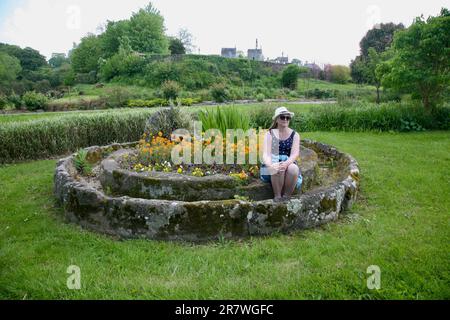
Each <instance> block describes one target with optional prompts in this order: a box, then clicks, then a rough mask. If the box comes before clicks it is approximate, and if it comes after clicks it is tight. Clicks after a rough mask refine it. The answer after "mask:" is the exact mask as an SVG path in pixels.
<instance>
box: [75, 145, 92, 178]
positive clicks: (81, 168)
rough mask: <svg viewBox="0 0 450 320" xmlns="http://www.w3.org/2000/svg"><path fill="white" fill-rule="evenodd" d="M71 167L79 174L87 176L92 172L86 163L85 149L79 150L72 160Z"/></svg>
mask: <svg viewBox="0 0 450 320" xmlns="http://www.w3.org/2000/svg"><path fill="white" fill-rule="evenodd" d="M73 165H74V167H75V169H77V171H78V172H79V173H80V174H83V175H89V174H90V173H91V172H92V167H91V165H90V163H89V162H88V161H87V151H86V149H79V150H78V151H77V153H76V155H75V157H74V158H73Z"/></svg>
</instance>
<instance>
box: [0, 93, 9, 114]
mask: <svg viewBox="0 0 450 320" xmlns="http://www.w3.org/2000/svg"><path fill="white" fill-rule="evenodd" d="M7 105H8V99H6V97H5V96H4V95H2V94H0V110H3V109H5V108H6V106H7Z"/></svg>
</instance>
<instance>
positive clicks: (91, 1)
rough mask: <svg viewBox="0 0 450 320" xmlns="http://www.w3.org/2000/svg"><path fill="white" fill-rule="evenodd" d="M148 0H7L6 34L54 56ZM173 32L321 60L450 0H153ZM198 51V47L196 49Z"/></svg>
mask: <svg viewBox="0 0 450 320" xmlns="http://www.w3.org/2000/svg"><path fill="white" fill-rule="evenodd" d="M148 2H149V1H148V0H126V1H114V2H113V1H111V0H0V42H6V43H10V44H16V45H19V46H21V47H26V46H29V47H32V48H35V49H37V50H39V51H40V52H41V53H42V54H44V55H45V56H47V58H49V57H50V56H51V53H52V52H66V53H67V51H68V50H69V49H71V48H72V45H73V43H74V42H79V40H80V38H81V37H83V36H84V35H86V34H87V33H88V32H92V33H98V32H97V30H98V27H99V26H100V25H102V24H103V23H105V22H106V20H114V21H115V20H121V19H126V18H129V17H130V16H131V14H132V12H135V11H137V10H139V8H142V7H144V6H145V5H146V4H147V3H148ZM152 3H153V5H154V6H155V7H156V8H157V9H159V10H160V12H161V14H162V15H163V16H164V18H165V26H166V29H167V34H169V35H174V34H176V33H177V31H178V30H179V29H180V28H187V29H188V30H189V31H190V32H191V33H192V35H193V36H194V38H195V41H194V44H195V45H197V47H198V48H199V49H200V53H202V54H220V49H221V48H222V47H234V46H236V47H237V49H238V50H242V51H244V52H245V53H246V52H247V49H249V48H254V47H255V39H256V38H257V39H258V41H259V44H260V46H261V47H262V49H263V54H264V56H265V57H266V58H267V57H270V58H275V57H277V56H281V54H282V52H284V55H285V56H286V55H287V56H288V57H289V59H290V60H291V59H292V58H298V59H300V60H302V61H309V62H313V61H315V62H317V63H320V64H322V63H332V64H344V65H347V64H349V63H350V60H351V59H353V58H354V57H355V56H356V55H357V54H358V53H359V41H360V40H361V38H362V37H363V36H364V34H365V33H366V32H367V30H369V29H370V28H372V26H373V25H374V24H376V23H380V22H383V23H385V22H395V23H399V22H402V23H403V24H404V25H405V26H409V25H410V24H411V23H412V21H413V19H414V18H415V17H416V16H420V15H421V14H423V15H424V16H425V17H428V16H429V15H433V16H435V15H437V14H438V13H439V11H440V8H441V7H447V8H449V7H450V1H449V0H446V1H444V0H426V1H423V0H422V1H419V0H397V1H393V0H341V1H332V0H328V1H325V0H312V1H300V0H276V1H275V0H225V1H224V0H154V1H152ZM197 52H198V51H197Z"/></svg>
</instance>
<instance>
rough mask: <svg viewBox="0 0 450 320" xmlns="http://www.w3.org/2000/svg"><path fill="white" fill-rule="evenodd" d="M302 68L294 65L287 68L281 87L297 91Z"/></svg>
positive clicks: (282, 75)
mask: <svg viewBox="0 0 450 320" xmlns="http://www.w3.org/2000/svg"><path fill="white" fill-rule="evenodd" d="M299 75H300V68H299V67H298V66H296V65H294V64H291V65H289V66H287V67H286V68H285V69H284V70H283V73H282V74H281V85H282V86H283V87H285V88H289V89H292V90H295V89H296V88H297V82H298V76H299Z"/></svg>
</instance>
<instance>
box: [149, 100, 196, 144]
mask: <svg viewBox="0 0 450 320" xmlns="http://www.w3.org/2000/svg"><path fill="white" fill-rule="evenodd" d="M191 126H192V118H191V117H190V114H189V113H187V112H184V111H182V110H181V109H179V108H177V107H170V108H165V109H162V110H158V111H156V112H155V113H153V114H152V115H151V116H150V117H149V119H148V121H147V124H146V126H145V133H146V134H147V136H154V135H156V134H158V133H159V132H162V133H163V135H164V137H166V138H170V134H171V133H172V132H173V131H175V130H176V129H188V130H190V129H191Z"/></svg>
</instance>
